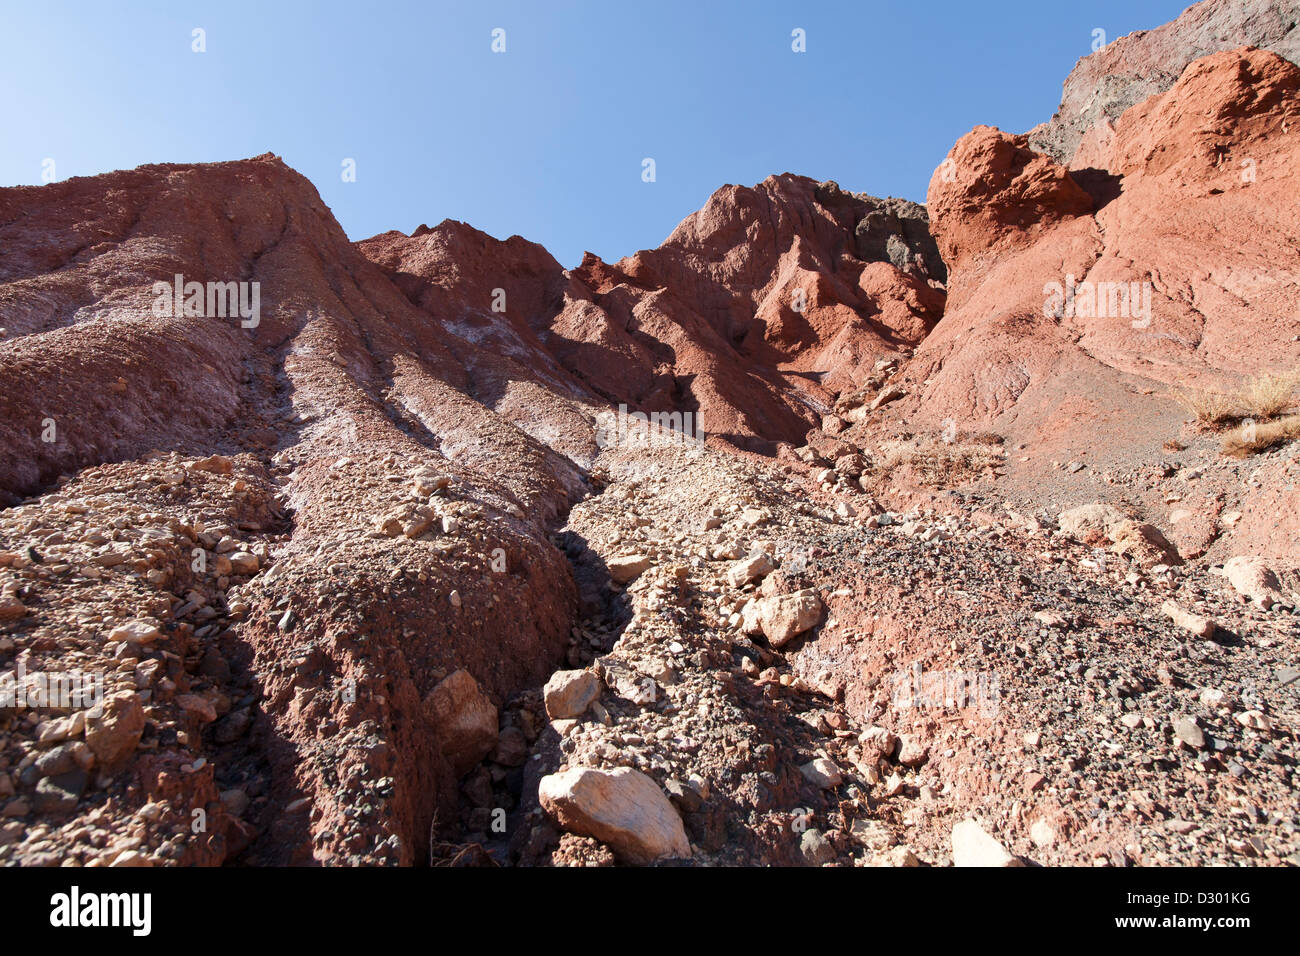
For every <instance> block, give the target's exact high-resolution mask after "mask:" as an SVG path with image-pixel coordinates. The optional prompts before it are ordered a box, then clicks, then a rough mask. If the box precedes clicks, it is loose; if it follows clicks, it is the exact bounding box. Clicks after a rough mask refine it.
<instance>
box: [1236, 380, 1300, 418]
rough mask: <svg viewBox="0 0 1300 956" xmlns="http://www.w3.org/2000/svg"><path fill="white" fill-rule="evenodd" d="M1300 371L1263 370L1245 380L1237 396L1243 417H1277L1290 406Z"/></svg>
mask: <svg viewBox="0 0 1300 956" xmlns="http://www.w3.org/2000/svg"><path fill="white" fill-rule="evenodd" d="M1297 385H1300V373H1297V372H1265V373H1264V374H1263V375H1260V376H1257V377H1255V378H1250V379H1247V380H1246V384H1245V385H1244V386H1242V389H1241V391H1240V392H1239V393H1238V395H1237V397H1238V400H1239V402H1240V404H1241V406H1242V409H1243V410H1244V415H1243V416H1242V417H1244V418H1255V419H1260V418H1263V419H1269V418H1277V417H1278V416H1279V415H1281V414H1282V413H1283V412H1285V411H1286V410H1287V409H1288V408H1290V407H1291V404H1292V401H1293V398H1294V396H1295V390H1296V386H1297Z"/></svg>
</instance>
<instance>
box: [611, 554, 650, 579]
mask: <svg viewBox="0 0 1300 956" xmlns="http://www.w3.org/2000/svg"><path fill="white" fill-rule="evenodd" d="M650 563H651V562H650V556H649V555H648V554H625V555H622V556H620V557H617V558H610V559H609V560H608V561H606V562H605V567H607V568H608V569H609V576H610V577H611V578H613V579H614V580H615V581H617V582H618V583H619V584H631V583H632V582H633V581H635V580H636V579H637V578H639V577H640V576H641V575H642V574H643V573H644V572H645V571H646V569H647V568H649V567H650Z"/></svg>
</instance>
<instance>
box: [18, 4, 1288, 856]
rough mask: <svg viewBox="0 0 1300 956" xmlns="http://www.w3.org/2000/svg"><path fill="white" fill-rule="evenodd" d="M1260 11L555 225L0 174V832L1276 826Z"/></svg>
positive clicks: (1040, 847)
mask: <svg viewBox="0 0 1300 956" xmlns="http://www.w3.org/2000/svg"><path fill="white" fill-rule="evenodd" d="M1298 20H1300V4H1297V3H1295V2H1263V0H1259V2H1254V0H1252V2H1248V3H1241V2H1235V0H1205V2H1203V3H1199V4H1197V5H1195V6H1193V7H1191V8H1189V9H1188V10H1187V11H1186V12H1185V13H1184V14H1183V15H1182V16H1181V17H1180V18H1178V20H1176V21H1174V22H1172V23H1170V24H1167V25H1166V26H1163V27H1160V28H1158V29H1155V30H1151V31H1146V32H1143V33H1138V34H1133V35H1131V36H1128V37H1123V38H1120V39H1118V40H1116V41H1115V42H1113V43H1111V44H1109V45H1108V46H1107V47H1106V48H1105V49H1104V50H1102V51H1100V52H1098V53H1095V54H1093V55H1092V56H1089V57H1086V58H1084V59H1083V60H1080V62H1079V64H1078V65H1077V66H1076V68H1075V69H1074V71H1073V72H1071V73H1070V75H1069V77H1068V79H1067V80H1066V82H1065V86H1064V93H1063V98H1062V101H1061V108H1060V111H1059V112H1058V113H1057V115H1056V116H1055V117H1053V118H1052V119H1051V120H1050V121H1048V122H1045V123H1043V124H1042V125H1041V126H1039V127H1036V128H1035V129H1034V130H1031V131H1029V132H1027V133H1014V132H1006V131H1002V130H998V129H995V128H993V127H990V126H978V127H976V128H974V129H973V130H971V131H970V132H969V133H968V134H966V135H965V136H963V137H962V138H961V139H960V140H958V141H957V142H956V143H955V144H954V145H953V146H952V149H951V151H950V152H949V153H948V155H947V156H946V157H943V156H936V157H935V160H936V163H937V167H936V168H935V170H934V174H933V178H932V179H931V180H930V185H929V192H928V196H927V197H926V200H927V201H926V203H925V204H924V205H921V204H918V203H914V202H909V201H906V200H903V199H897V198H880V197H875V196H871V195H866V194H861V193H853V192H850V191H847V190H845V189H843V188H841V187H840V186H839V185H838V184H837V183H835V182H818V181H815V180H813V179H810V178H807V177H804V176H800V175H796V174H793V173H789V172H782V173H775V172H774V174H773V175H771V176H769V177H768V178H767V179H764V180H763V181H762V182H760V183H757V184H756V185H753V186H748V185H722V186H720V188H718V189H717V191H716V192H714V193H713V195H712V196H711V197H710V198H709V199H708V201H707V203H706V204H705V205H704V206H703V207H702V208H701V209H699V210H698V211H697V212H695V213H693V214H691V215H690V216H688V217H687V218H686V219H684V220H683V221H682V222H681V223H680V224H679V225H678V226H677V228H676V229H675V230H674V231H673V232H672V234H671V235H669V236H668V238H667V239H666V240H665V241H664V242H663V243H662V244H661V245H660V246H658V247H657V248H654V249H647V250H643V251H640V252H637V253H636V254H634V255H631V256H628V257H626V258H623V259H620V260H618V261H615V262H606V261H603V260H602V259H600V258H599V257H597V256H595V255H593V254H590V253H589V254H588V255H587V256H586V257H585V258H584V259H583V260H582V262H581V263H580V264H579V265H578V266H577V267H575V268H573V269H566V268H564V267H563V266H562V265H561V264H560V263H559V262H558V261H557V260H556V259H555V258H554V256H552V254H551V253H550V252H548V251H547V250H546V249H545V248H543V247H542V246H541V245H538V244H537V243H534V242H531V241H529V240H527V239H525V238H522V237H520V236H511V237H510V238H509V239H507V240H504V241H502V240H498V239H496V238H493V237H492V236H490V235H488V234H486V233H484V232H481V231H479V230H477V229H475V228H474V227H473V226H471V225H468V224H465V223H462V222H457V221H452V220H447V221H444V222H442V223H440V224H438V225H436V226H434V227H432V228H431V227H429V226H427V225H420V226H419V227H418V228H416V229H414V231H413V232H411V233H410V234H409V235H408V234H406V233H404V232H401V231H390V232H385V233H381V234H379V235H376V236H373V237H371V238H369V239H365V240H363V241H359V242H353V241H349V239H348V237H347V235H346V234H345V232H344V230H343V229H342V227H341V226H340V225H339V223H338V222H337V221H336V220H335V218H334V216H333V214H332V213H331V211H330V209H329V208H327V207H326V206H325V204H324V203H323V202H322V200H321V198H320V195H319V194H318V192H317V190H316V188H315V187H314V186H313V185H312V183H311V182H309V181H308V180H307V179H306V178H305V177H304V176H302V175H300V174H299V173H298V172H296V171H294V170H293V169H291V168H289V166H287V165H286V164H285V163H284V162H283V161H281V160H280V159H279V158H278V157H277V156H275V155H271V154H267V155H262V156H258V157H255V158H251V159H246V160H240V161H233V162H226V163H216V164H204V165H150V166H142V167H139V168H137V169H133V170H129V171H121V172H114V173H109V174H105V175H100V176H93V177H83V178H74V179H69V180H66V181H61V182H55V183H51V184H49V185H45V186H41V187H11V188H3V189H0V449H2V452H0V697H3V696H5V695H8V701H9V703H7V705H6V706H3V707H0V863H4V864H11V863H18V864H27V865H32V864H37V865H39V864H44V865H60V864H84V865H91V866H157V865H173V864H181V865H187V864H197V865H208V866H216V865H252V866H256V865H372V864H399V865H424V864H433V865H440V866H449V865H456V866H464V865H525V866H538V865H613V864H631V865H647V864H658V863H670V864H673V865H715V864H731V865H823V864H838V865H845V866H866V865H870V866H947V865H953V864H957V865H999V866H1002V865H1019V864H1022V863H1030V864H1041V865H1082V866H1092V865H1104V866H1133V865H1138V866H1172V865H1181V866H1186V865H1202V864H1205V865H1209V864H1215V865H1218V864H1227V865H1241V864H1250V865H1259V864H1268V865H1279V864H1284V863H1290V864H1293V865H1294V864H1297V863H1300V814H1298V813H1297V800H1296V794H1297V791H1298V790H1300V779H1297V760H1300V747H1298V746H1297V736H1296V735H1297V731H1300V661H1297V651H1298V650H1300V494H1298V493H1297V488H1296V483H1297V480H1298V479H1300V442H1297V439H1300V408H1298V407H1297V399H1298V398H1300V391H1298V389H1300V242H1298V240H1297V237H1300V205H1298V204H1297V202H1296V196H1297V194H1300V138H1298V135H1297V134H1298V133H1300V66H1297V62H1298V61H1300V29H1298V28H1297V21H1298ZM851 173H852V171H850V170H846V171H845V174H844V176H843V177H842V178H843V179H844V180H845V181H847V180H848V179H849V178H850V176H851ZM69 682H71V683H73V684H78V683H79V682H81V683H86V684H87V686H83V687H81V689H82V690H86V691H87V693H86V695H82V696H80V697H78V695H77V694H75V693H74V694H72V695H71V696H69V695H68V694H67V693H64V692H65V691H66V690H67V686H66V685H68V684H69ZM91 692H93V694H92V693H91ZM198 819H201V820H202V826H201V827H196V824H195V821H196V820H198Z"/></svg>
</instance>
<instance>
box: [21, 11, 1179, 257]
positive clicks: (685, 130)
mask: <svg viewBox="0 0 1300 956" xmlns="http://www.w3.org/2000/svg"><path fill="white" fill-rule="evenodd" d="M1185 5H1186V4H1185V2H1184V0H1176V2H1165V0H1145V2H1134V0H1092V2H1086V3H1061V2H1050V0H1049V2H1043V0H1033V2H1019V0H1016V2H1001V3H994V4H983V3H974V2H970V0H961V2H949V0H940V2H930V3H923V2H916V0H913V2H901V3H900V2H893V0H891V2H881V0H859V2H851V0H843V2H838V0H837V2H816V0H803V2H764V0H745V2H740V0H735V2H733V0H682V2H678V0H649V2H639V3H630V2H623V0H617V2H615V0H604V2H579V0H570V2H563V0H527V2H487V0H479V2H470V0H466V2H452V0H441V2H439V0H429V2H423V3H398V2H393V3H382V2H371V3H361V2H322V3H311V4H308V3H288V2H283V3H277V2H273V0H261V2H242V0H223V2H220V3H185V2H148V3H146V2H129V0H123V2H120V3H118V2H114V3H104V2H94V3H91V2H82V3H60V2H46V3H39V4H38V3H31V2H24V3H11V4H7V5H6V8H5V9H4V11H3V26H2V27H0V90H2V91H3V92H0V130H3V132H2V133H0V135H2V136H3V141H2V142H3V148H0V185H16V184H29V183H39V182H40V181H41V173H42V162H43V160H45V159H46V158H52V159H53V160H54V161H55V166H54V169H55V173H56V175H57V176H58V178H60V179H66V178H68V177H70V176H79V175H91V174H94V173H100V172H105V171H107V170H111V169H121V168H129V167H133V166H138V165H141V164H143V163H155V162H207V161H215V160H227V159H237V158H241V157H247V156H254V155H257V154H259V153H263V152H267V151H270V152H274V153H277V154H279V155H280V156H283V157H284V159H285V161H286V162H287V163H289V165H291V166H293V167H294V168H296V169H297V170H299V171H300V172H302V173H303V174H304V175H306V176H307V177H308V178H309V179H311V180H312V182H313V183H315V184H316V187H317V188H318V189H319V190H320V192H321V195H322V197H323V198H324V200H325V202H326V203H327V204H328V205H329V206H330V208H331V209H332V210H333V211H334V214H335V216H336V217H337V218H338V220H339V221H340V222H341V223H342V224H343V227H344V229H346V230H347V233H348V235H349V236H351V237H352V238H353V239H362V238H365V237H367V236H370V235H373V234H374V233H376V232H382V231H384V230H386V229H392V228H396V229H401V230H403V231H404V232H409V231H411V230H412V229H414V228H415V227H416V226H417V225H419V224H420V223H422V222H427V223H428V224H430V225H434V224H436V223H438V222H440V221H442V220H443V219H444V218H452V219H462V220H464V221H466V222H469V223H471V224H472V225H475V226H477V227H478V228H480V229H483V230H485V231H487V232H489V233H491V234H493V235H495V236H498V237H502V238H504V237H506V236H509V235H511V234H514V233H518V234H520V235H522V236H525V237H527V238H529V239H532V240H535V241H537V242H541V243H542V244H544V245H545V246H546V247H547V248H548V249H550V251H551V252H552V253H553V254H554V255H555V256H556V258H557V259H559V260H560V262H561V263H563V264H564V265H566V266H572V265H575V264H576V263H577V262H578V260H579V259H580V258H581V256H582V253H583V251H584V250H587V249H590V250H592V251H594V252H596V253H598V254H599V255H601V256H602V257H603V258H606V259H610V260H612V259H616V258H618V257H619V256H622V255H626V254H629V253H631V252H634V251H635V250H637V249H640V248H646V247H650V246H655V245H658V244H659V243H660V242H661V241H662V240H663V239H664V238H665V237H666V236H667V235H668V233H669V232H670V231H671V230H672V228H673V226H675V225H676V224H677V222H679V221H680V220H681V219H682V218H683V217H684V216H686V215H688V214H689V213H691V212H692V211H694V210H695V209H697V208H699V207H700V206H701V205H703V203H704V201H705V200H706V199H707V198H708V196H709V194H710V193H711V192H712V191H713V190H714V189H716V188H717V187H718V186H721V185H722V184H724V183H744V184H752V183H755V182H758V181H759V180H761V179H763V178H764V177H765V176H767V175H769V174H771V173H779V172H787V171H788V172H794V173H801V174H804V175H808V176H813V177H816V178H818V179H834V180H836V181H838V182H839V183H840V185H842V186H844V187H845V188H848V189H852V190H855V191H862V192H869V193H873V194H875V195H882V196H883V195H900V196H906V197H908V198H911V199H916V200H924V198H925V188H926V185H927V183H928V182H929V178H930V173H931V172H932V171H933V169H934V168H935V166H937V165H938V164H939V163H940V162H941V161H942V159H943V157H944V155H945V154H946V153H947V151H948V149H949V148H950V147H951V146H952V143H953V142H954V141H955V140H956V139H957V138H958V137H960V136H961V135H962V134H964V133H965V132H967V131H968V130H969V129H970V128H971V127H972V126H974V125H976V124H979V123H988V124H991V125H994V126H999V127H1001V128H1003V129H1007V130H1011V131H1015V132H1023V131H1025V130H1026V129H1028V128H1029V127H1031V126H1033V125H1034V124H1036V123H1038V122H1040V121H1043V120H1046V119H1048V118H1049V117H1050V116H1051V114H1052V112H1053V110H1054V109H1055V107H1056V105H1057V103H1058V102H1059V99H1060V89H1061V82H1062V81H1063V80H1064V79H1065V76H1066V74H1067V73H1068V72H1069V70H1070V68H1071V67H1072V66H1073V65H1074V62H1075V61H1076V60H1077V59H1078V58H1079V57H1081V56H1085V55H1087V54H1088V53H1089V52H1091V45H1092V42H1093V31H1094V29H1098V28H1100V29H1102V30H1105V31H1106V35H1107V37H1108V38H1109V39H1115V38H1116V37H1118V36H1121V35H1123V34H1125V33H1129V32H1132V31H1133V30H1137V29H1148V28H1150V27H1154V26H1157V25H1159V24H1161V23H1164V22H1166V21H1168V20H1171V19H1173V18H1174V17H1176V16H1177V15H1178V14H1179V13H1180V12H1181V11H1182V9H1183V7H1184V6H1185ZM196 27H197V28H202V29H203V30H204V31H205V32H206V46H207V51H206V52H205V53H201V54H200V53H195V52H192V49H191V46H192V31H193V29H194V28H196ZM498 27H499V28H502V29H504V30H505V31H506V33H505V43H506V50H505V52H504V53H493V52H492V50H491V44H492V31H493V30H494V29H495V28H498ZM795 28H801V29H803V30H804V31H805V33H806V45H807V51H806V52H804V53H795V52H793V51H792V50H791V42H792V41H791V31H792V30H793V29H795ZM646 157H651V158H653V159H654V160H655V165H656V170H655V172H656V181H655V182H653V183H646V182H643V181H642V177H641V172H642V160H643V159H644V158H646ZM347 158H351V159H354V160H355V161H356V181H355V182H344V181H343V179H342V175H341V173H342V163H343V161H344V159H347Z"/></svg>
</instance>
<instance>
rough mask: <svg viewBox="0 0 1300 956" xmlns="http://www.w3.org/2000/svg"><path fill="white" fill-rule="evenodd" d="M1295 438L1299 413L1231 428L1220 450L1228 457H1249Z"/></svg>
mask: <svg viewBox="0 0 1300 956" xmlns="http://www.w3.org/2000/svg"><path fill="white" fill-rule="evenodd" d="M1297 438H1300V415H1288V416H1287V417H1286V418H1279V419H1278V420H1276V421H1271V422H1261V423H1259V424H1255V425H1253V426H1250V427H1246V426H1243V427H1241V428H1236V429H1233V431H1232V434H1231V435H1229V436H1228V438H1227V439H1225V440H1224V442H1223V448H1222V452H1223V454H1225V455H1227V456H1228V457H1229V458H1249V457H1250V456H1251V455H1257V454H1259V453H1260V452H1261V451H1267V450H1268V449H1270V448H1272V447H1274V446H1275V445H1281V444H1282V443H1283V442H1288V441H1295V440H1296V439H1297Z"/></svg>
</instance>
